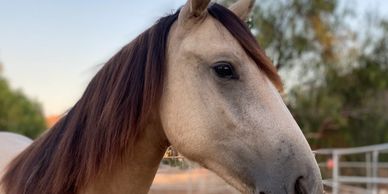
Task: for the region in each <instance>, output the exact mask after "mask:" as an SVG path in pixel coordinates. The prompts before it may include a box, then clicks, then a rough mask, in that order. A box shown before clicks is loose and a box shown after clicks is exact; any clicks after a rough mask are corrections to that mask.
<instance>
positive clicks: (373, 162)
mask: <svg viewBox="0 0 388 194" xmlns="http://www.w3.org/2000/svg"><path fill="white" fill-rule="evenodd" d="M314 153H315V155H316V157H319V156H327V157H329V160H328V161H330V162H329V164H330V165H329V164H327V163H326V164H325V163H320V167H321V168H322V167H327V166H329V167H330V168H332V172H331V173H332V177H331V179H325V180H324V181H323V183H324V184H325V185H326V186H328V187H331V188H332V193H333V194H339V193H340V191H341V188H342V187H343V188H345V187H346V185H352V184H363V185H366V188H365V190H363V191H359V192H360V193H363V194H379V192H381V191H382V189H379V185H380V186H386V187H388V177H381V176H380V175H379V172H380V171H381V170H382V169H384V168H385V169H386V170H388V163H382V162H379V156H380V155H381V154H387V153H388V144H381V145H373V146H364V147H356V148H344V149H321V150H317V151H315V152H314ZM360 154H362V155H364V157H365V161H362V162H341V158H342V157H344V156H349V155H360ZM344 168H354V169H355V168H358V169H361V170H364V171H365V176H347V175H342V174H341V169H344ZM357 189H359V190H360V188H357ZM379 190H381V191H379ZM359 192H353V193H359ZM342 193H343V192H341V194H342ZM350 193H351V192H350Z"/></svg>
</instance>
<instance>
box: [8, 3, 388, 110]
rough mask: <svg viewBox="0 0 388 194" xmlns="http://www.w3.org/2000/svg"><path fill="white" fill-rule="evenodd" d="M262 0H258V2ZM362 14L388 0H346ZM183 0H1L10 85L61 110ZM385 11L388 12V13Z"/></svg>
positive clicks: (45, 105)
mask: <svg viewBox="0 0 388 194" xmlns="http://www.w3.org/2000/svg"><path fill="white" fill-rule="evenodd" d="M259 1H261V0H256V2H259ZM342 1H343V2H344V3H346V4H347V3H352V4H353V5H354V6H356V9H357V10H358V13H359V14H358V15H360V16H361V17H362V16H363V13H364V12H365V10H379V11H380V12H381V13H382V14H384V13H387V12H388V1H386V0H342ZM184 2H185V0H130V1H120V0H111V1H101V0H94V1H91V0H83V1H77V0H66V1H65V0H57V1H52V0H35V1H27V0H23V1H22V0H8V1H5V0H0V61H1V62H2V63H3V65H4V75H5V77H6V78H7V79H8V81H9V82H10V84H11V86H12V88H14V89H20V90H22V91H23V92H24V93H25V94H27V95H28V96H29V97H30V98H33V99H36V100H38V101H39V102H40V103H41V104H42V105H43V108H44V112H45V114H46V115H51V114H61V113H63V112H64V111H66V110H67V109H68V108H70V107H71V106H72V105H73V104H74V103H75V102H76V101H77V99H79V97H80V96H81V95H82V92H83V90H84V88H85V87H86V85H87V83H88V82H89V80H90V79H91V77H92V76H93V75H94V74H95V73H96V71H97V69H98V68H99V65H100V64H102V63H104V62H105V61H107V60H108V59H109V58H110V57H111V56H112V55H113V54H114V53H115V52H117V51H118V50H119V49H120V48H121V47H122V46H124V45H125V44H126V43H128V42H129V41H130V40H132V39H133V38H134V37H135V36H136V35H138V34H139V33H141V32H142V31H144V30H145V29H146V28H147V27H149V26H150V25H151V24H152V23H154V22H155V21H156V20H157V19H158V18H159V17H160V16H164V15H166V14H168V13H171V12H172V11H173V10H175V9H177V8H178V7H179V6H181V5H183V4H184ZM386 16H387V15H386Z"/></svg>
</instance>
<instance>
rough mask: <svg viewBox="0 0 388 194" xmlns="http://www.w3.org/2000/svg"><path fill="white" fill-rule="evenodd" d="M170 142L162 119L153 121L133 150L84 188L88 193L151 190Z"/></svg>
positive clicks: (101, 193) (145, 191) (118, 193)
mask: <svg viewBox="0 0 388 194" xmlns="http://www.w3.org/2000/svg"><path fill="white" fill-rule="evenodd" d="M168 146H169V142H168V140H167V138H166V137H165V135H164V132H163V130H162V128H161V126H160V124H159V123H156V122H151V123H149V124H148V125H147V126H146V127H145V128H144V130H142V134H141V135H140V138H139V140H138V141H137V143H136V144H135V147H134V149H133V153H132V154H131V155H130V156H128V157H127V158H126V159H125V160H126V161H124V162H117V165H114V168H113V169H107V170H104V171H103V172H101V173H100V175H99V176H98V177H96V179H95V180H94V181H91V182H90V184H89V185H88V186H87V187H86V188H84V189H82V190H81V192H80V193H85V194H106V193H110V194H125V193H139V194H143V193H144V194H146V193H148V191H149V189H150V186H151V184H152V181H153V179H154V177H155V174H156V171H157V170H158V167H159V164H160V161H161V159H162V158H163V155H164V153H165V151H166V149H167V147H168Z"/></svg>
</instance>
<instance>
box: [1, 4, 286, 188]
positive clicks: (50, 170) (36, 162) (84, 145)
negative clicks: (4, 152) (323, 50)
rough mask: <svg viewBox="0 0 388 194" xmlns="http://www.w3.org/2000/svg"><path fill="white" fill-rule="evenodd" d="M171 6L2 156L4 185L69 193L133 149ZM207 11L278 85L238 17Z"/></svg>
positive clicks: (155, 89)
mask: <svg viewBox="0 0 388 194" xmlns="http://www.w3.org/2000/svg"><path fill="white" fill-rule="evenodd" d="M179 12H180V10H178V11H177V12H175V13H174V14H171V15H168V16H165V17H162V18H160V19H159V20H158V21H157V22H156V23H155V24H154V25H153V26H152V27H150V28H149V29H148V30H146V31H144V32H143V33H142V34H140V35H139V36H138V37H137V38H135V39H134V40H133V41H132V42H130V43H129V44H128V45H126V46H124V47H123V48H122V49H121V50H120V51H119V52H118V53H117V54H116V55H114V56H113V57H112V58H111V59H110V60H109V61H108V62H107V63H106V64H105V65H104V66H103V67H102V68H101V70H99V72H98V73H97V74H96V75H95V76H94V78H93V79H92V80H91V81H90V83H89V85H88V87H87V88H86V91H85V92H84V94H83V96H82V97H81V99H80V100H79V101H78V102H77V103H76V104H75V105H74V106H73V107H72V108H71V109H70V110H69V111H68V112H67V114H66V115H65V116H64V117H63V118H62V119H61V120H60V121H59V122H58V123H57V124H56V125H54V126H53V127H52V128H51V129H50V130H48V131H47V132H46V133H44V134H43V135H42V136H41V137H39V138H38V139H37V140H36V141H35V142H34V143H33V144H31V145H30V146H29V147H28V148H27V149H26V150H24V151H23V152H22V153H21V154H20V155H18V156H17V157H16V158H15V159H14V160H13V161H12V162H11V163H10V164H9V166H8V167H7V171H6V174H5V175H4V177H3V179H2V186H3V187H4V191H5V193H7V194H16V193H17V194H42V193H50V194H69V193H77V192H79V191H80V189H82V188H84V187H85V186H86V185H87V184H88V183H89V182H90V181H91V180H93V177H95V176H96V175H98V174H99V173H100V172H101V171H103V170H105V169H111V168H112V167H113V165H115V164H117V162H121V161H123V160H124V158H125V157H127V156H128V154H130V153H131V152H132V151H133V149H132V148H133V146H134V144H136V140H137V138H138V137H139V134H140V133H141V131H142V128H143V126H144V124H145V122H146V121H147V118H148V116H149V115H150V113H151V111H152V109H153V108H154V107H156V106H158V103H159V102H158V99H159V98H160V96H161V93H162V90H163V80H164V72H165V68H166V50H167V42H168V34H169V31H170V28H171V26H172V24H173V23H174V22H175V21H176V20H177V18H178V15H179ZM208 13H209V14H210V15H211V16H212V17H214V18H215V19H217V20H218V21H219V22H220V23H221V24H223V26H224V27H225V28H226V29H227V30H228V31H229V32H230V33H231V34H232V35H233V36H234V38H236V40H237V41H238V42H239V43H240V44H241V45H242V47H243V48H244V50H245V51H246V52H247V54H248V55H249V56H250V57H251V58H252V59H253V60H254V61H255V62H256V63H257V65H258V67H259V68H260V69H261V70H262V71H263V72H265V73H266V75H267V76H268V78H269V79H270V80H271V81H272V82H273V83H274V85H275V86H277V87H278V89H280V88H281V87H282V84H281V80H280V78H279V76H278V74H277V72H276V69H275V68H274V66H273V65H272V63H271V61H270V60H269V59H268V58H267V57H266V55H265V54H264V52H263V51H262V50H261V49H260V47H259V45H258V43H257V42H256V40H255V38H254V36H253V35H252V34H251V33H250V30H249V28H248V27H247V26H246V24H245V23H244V22H242V21H241V20H240V19H239V18H238V17H237V16H236V15H234V14H233V13H232V12H231V11H229V10H228V9H226V8H224V7H223V6H221V5H218V4H213V5H211V6H210V7H209V8H208Z"/></svg>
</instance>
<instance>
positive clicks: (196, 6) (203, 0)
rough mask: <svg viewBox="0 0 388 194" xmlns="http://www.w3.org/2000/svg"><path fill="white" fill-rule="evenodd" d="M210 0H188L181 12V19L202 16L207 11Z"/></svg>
mask: <svg viewBox="0 0 388 194" xmlns="http://www.w3.org/2000/svg"><path fill="white" fill-rule="evenodd" d="M209 3H210V0H187V3H186V4H185V5H184V6H183V8H182V10H181V13H180V14H179V20H180V21H185V20H187V19H191V18H200V17H201V16H203V15H204V14H205V13H206V10H207V6H208V5H209Z"/></svg>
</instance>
